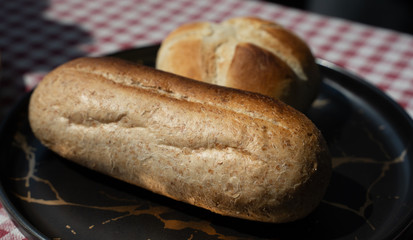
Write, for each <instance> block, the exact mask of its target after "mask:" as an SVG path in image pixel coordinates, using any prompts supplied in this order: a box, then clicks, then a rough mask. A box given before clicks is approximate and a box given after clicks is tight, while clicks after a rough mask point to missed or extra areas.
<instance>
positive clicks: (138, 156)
mask: <svg viewBox="0 0 413 240" xmlns="http://www.w3.org/2000/svg"><path fill="white" fill-rule="evenodd" d="M29 121H30V125H31V127H32V130H33V132H34V134H35V136H36V137H37V138H38V139H40V141H41V142H42V143H43V144H44V145H45V146H47V147H49V148H50V149H51V150H53V151H55V152H56V153H58V154H59V155H61V156H62V157H64V158H67V159H70V160H72V161H74V162H77V163H79V164H81V165H83V166H86V167H88V168H90V169H93V170H96V171H99V172H101V173H104V174H107V175H110V176H112V177H114V178H118V179H121V180H123V181H126V182H128V183H131V184H134V185H137V186H139V187H142V188H146V189H148V190H150V191H153V192H155V193H158V194H162V195H165V196H168V197H170V198H173V199H176V200H179V201H183V202H186V203H189V204H193V205H195V206H199V207H202V208H205V209H209V210H211V211H213V212H215V213H218V214H223V215H226V216H233V217H238V218H244V219H250V220H256V221H264V222H288V221H293V220H296V219H299V218H302V217H304V216H306V215H307V214H309V213H310V212H311V211H312V210H313V209H314V208H315V207H316V206H317V205H318V204H319V202H320V200H321V199H322V197H323V194H324V191H325V189H326V186H327V183H328V181H329V177H330V172H331V162H330V158H329V154H328V151H327V147H326V145H325V142H324V140H323V137H322V135H321V134H320V132H319V130H318V129H317V128H316V127H315V126H314V124H313V123H312V122H311V121H310V120H309V119H308V118H307V117H305V116H304V115H303V114H302V113H300V112H298V111H297V110H295V109H293V108H291V107H289V106H287V105H285V104H283V103H282V102H280V101H277V100H274V99H271V98H268V97H265V96H263V95H259V94H254V93H250V92H244V91H240V90H235V89H230V88H225V87H220V86H216V85H211V84H206V83H202V82H199V81H195V80H190V79H187V78H183V77H180V76H177V75H173V74H170V73H166V72H162V71H158V70H156V69H153V68H149V67H145V66H141V65H135V64H133V63H129V62H126V61H123V60H120V59H115V58H81V59H77V60H74V61H71V62H69V63H66V64H64V65H62V66H60V67H58V68H57V69H55V70H54V71H52V72H50V73H49V74H48V75H47V76H46V77H45V78H44V79H43V81H42V82H40V84H39V85H38V86H37V88H36V89H35V90H34V92H33V95H32V96H31V99H30V104H29Z"/></svg>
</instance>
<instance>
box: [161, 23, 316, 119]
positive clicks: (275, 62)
mask: <svg viewBox="0 0 413 240" xmlns="http://www.w3.org/2000/svg"><path fill="white" fill-rule="evenodd" d="M156 68H158V69H160V70H163V71H167V72H171V73H175V74H178V75H181V76H185V77H188V78H192V79H195V80H199V81H204V82H208V83H212V84H217V85H221V86H226V87H231V88H237V89H242V90H246V91H251V92H256V93H260V94H264V95H267V96H270V97H273V98H276V99H280V100H282V101H283V102H285V103H287V104H289V105H291V106H293V107H294V108H296V109H298V110H300V111H303V112H304V111H306V110H308V108H309V107H310V106H311V104H312V102H313V101H314V99H315V98H316V96H317V94H318V92H319V87H320V84H321V79H320V75H319V69H318V66H317V64H316V63H315V58H314V56H313V54H312V52H311V50H310V48H309V46H308V45H307V44H306V42H305V41H303V40H302V39H301V38H300V37H298V36H297V35H296V34H294V33H293V32H291V31H289V30H287V29H285V28H283V27H282V26H281V25H279V24H276V23H274V22H270V21H267V20H263V19H259V18H255V17H238V18H231V19H228V20H226V21H223V22H221V23H212V22H194V23H187V24H184V25H182V26H180V27H178V28H177V29H175V30H174V31H172V32H171V33H170V34H169V35H168V36H167V37H166V38H165V39H164V40H163V41H162V44H161V47H160V49H159V51H158V54H157V60H156Z"/></svg>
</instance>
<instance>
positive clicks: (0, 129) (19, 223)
mask: <svg viewBox="0 0 413 240" xmlns="http://www.w3.org/2000/svg"><path fill="white" fill-rule="evenodd" d="M157 47H159V45H150V46H144V47H140V48H135V49H127V50H123V51H117V52H114V53H112V54H111V55H112V56H113V55H116V54H120V53H122V52H127V51H133V50H135V51H141V50H143V51H145V50H146V51H147V50H148V49H151V48H153V49H156V48H157ZM316 64H317V65H318V66H319V67H320V68H322V69H321V72H322V73H323V71H332V72H335V73H338V74H340V75H343V76H345V77H347V78H350V79H351V80H353V81H355V82H356V84H361V85H362V86H363V87H364V88H367V89H368V90H369V91H371V92H372V93H373V94H375V95H378V96H380V97H381V98H382V100H384V101H385V102H387V103H388V104H390V106H391V108H392V109H393V110H395V111H396V112H397V113H398V114H399V115H400V117H401V118H402V119H403V120H405V121H406V123H407V124H408V125H409V126H410V130H411V131H412V132H413V119H412V117H411V116H410V115H409V114H408V113H407V111H406V110H405V109H404V108H403V107H402V106H401V105H400V104H398V103H397V102H396V101H395V100H394V99H393V98H391V97H390V96H389V95H388V94H386V93H385V92H384V91H382V90H381V89H379V88H378V87H376V86H374V85H373V84H371V83H369V82H367V81H366V80H365V79H364V78H362V77H360V76H359V75H357V74H355V73H352V72H350V71H349V70H347V69H345V68H343V67H341V66H338V65H336V64H334V63H332V62H330V61H328V60H325V59H321V58H316ZM333 82H334V79H333ZM322 84H328V83H325V82H323V83H322ZM32 92H33V90H31V91H29V92H26V93H25V94H24V95H23V96H21V97H20V98H19V100H18V101H17V103H16V104H14V105H13V107H12V108H11V109H10V111H9V112H8V113H7V114H6V116H5V118H4V119H3V121H2V122H1V124H0V137H1V136H3V135H5V134H7V129H6V127H7V126H8V125H10V124H12V123H11V122H12V121H13V119H15V118H17V116H16V115H17V113H18V112H19V111H21V109H22V108H25V107H26V104H28V102H29V100H30V96H31V94H32ZM0 160H1V159H0ZM6 160H7V159H6ZM412 160H413V159H412ZM412 164H413V162H412ZM0 202H1V204H2V205H3V208H4V209H5V210H6V213H7V214H8V216H9V217H10V219H11V221H12V222H13V223H14V224H15V226H16V227H17V228H18V230H19V231H20V232H21V233H22V234H23V235H24V236H25V237H27V238H28V239H48V237H47V236H45V235H44V234H43V233H42V232H40V231H39V230H38V229H37V228H36V227H35V226H34V225H33V224H32V223H30V222H29V221H28V220H27V219H26V218H25V216H24V215H23V214H22V213H21V212H19V211H18V209H17V207H16V206H15V205H14V203H13V202H12V201H11V199H10V198H9V196H8V195H7V192H6V190H5V188H4V187H3V183H2V181H0ZM409 218H410V219H411V220H410V221H409V220H408V219H409ZM406 219H407V220H406V221H405V222H404V223H403V224H399V225H400V226H397V230H401V231H400V232H396V233H394V231H396V230H394V231H393V233H391V234H389V236H388V237H390V238H391V239H399V238H400V237H402V235H403V234H404V233H405V232H407V231H408V230H410V229H412V228H413V209H411V211H410V212H409V214H407V215H406ZM400 228H401V229H400Z"/></svg>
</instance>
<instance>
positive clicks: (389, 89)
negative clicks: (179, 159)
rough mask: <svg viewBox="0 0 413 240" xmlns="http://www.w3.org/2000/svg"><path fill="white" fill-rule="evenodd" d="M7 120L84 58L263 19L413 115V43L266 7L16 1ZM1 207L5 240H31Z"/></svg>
mask: <svg viewBox="0 0 413 240" xmlns="http://www.w3.org/2000/svg"><path fill="white" fill-rule="evenodd" d="M0 16H2V20H1V21H0V36H1V37H0V52H1V64H2V73H1V75H2V78H1V81H0V120H2V119H3V118H4V117H5V116H6V114H7V112H8V111H9V110H10V108H11V107H12V106H13V104H15V103H16V101H18V99H19V98H20V97H21V96H22V95H24V93H25V92H27V91H29V90H31V89H32V88H33V87H34V86H35V85H36V84H37V83H38V82H39V81H41V79H42V77H43V76H44V75H45V74H46V73H47V72H48V71H50V70H51V69H53V68H54V67H56V66H58V65H60V64H62V63H64V62H66V61H68V60H71V59H73V58H76V57H80V56H85V55H93V56H97V55H104V54H108V53H112V52H116V51H119V50H124V49H128V48H135V47H143V46H147V45H151V44H155V43H160V42H161V41H162V39H163V38H164V37H165V36H166V35H167V34H168V33H169V32H170V31H172V30H173V29H175V28H176V27H178V26H179V25H181V24H183V23H187V22H191V21H213V22H219V21H222V20H224V19H227V18H230V17H235V16H258V17H260V18H264V19H267V20H271V21H274V22H278V23H280V24H281V25H283V26H285V27H286V28H288V29H290V30H292V31H293V32H295V33H296V34H298V35H299V36H301V37H302V38H303V39H304V40H305V41H306V42H307V43H308V44H309V46H310V47H311V49H312V51H313V53H314V55H315V56H316V57H318V58H322V59H326V60H328V61H331V62H333V63H335V64H337V65H339V66H342V67H343V68H345V69H347V70H349V71H350V72H352V73H354V74H356V75H359V76H361V77H362V78H364V79H365V80H366V81H367V82H369V83H371V84H373V85H375V86H377V87H378V88H379V89H381V90H382V91H384V92H385V93H387V94H388V95H389V96H390V97H391V98H393V99H394V100H395V101H396V102H397V103H399V104H400V105H401V106H402V107H403V108H404V109H405V110H406V112H407V113H408V114H409V115H410V116H413V36H411V35H407V34H402V33H399V32H395V31H391V30H386V29H381V28H375V27H371V26H366V25H362V24H359V23H354V22H350V21H346V20H342V19H337V18H331V17H325V16H321V15H316V14H313V13H308V12H303V11H299V10H295V9H291V8H287V7H283V6H280V5H275V4H271V3H266V2H261V1H240V0H213V1H192V0H169V1H160V0H157V1H153V0H128V1H115V0H101V1H83V0H49V1H44V0H38V1H29V0H14V1H4V2H3V3H2V6H1V8H0ZM24 238H25V237H24V236H23V235H22V234H21V233H20V232H19V230H18V229H17V228H16V227H15V226H14V225H13V223H12V222H11V220H10V218H9V217H8V215H7V213H6V211H5V209H4V208H3V207H2V206H1V204H0V239H1V240H3V239H24Z"/></svg>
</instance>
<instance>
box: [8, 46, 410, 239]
mask: <svg viewBox="0 0 413 240" xmlns="http://www.w3.org/2000/svg"><path fill="white" fill-rule="evenodd" d="M158 47H159V46H152V47H147V48H140V49H132V50H128V51H124V52H120V53H115V54H113V55H114V56H116V57H121V58H124V59H128V60H132V61H136V62H140V63H143V64H146V65H150V66H153V65H154V61H155V57H156V52H157V49H158ZM318 64H319V66H320V69H321V71H322V74H323V78H324V79H323V85H322V90H321V93H320V95H319V97H318V99H317V100H316V101H315V102H314V104H313V107H312V108H311V110H310V111H309V112H308V113H307V115H308V116H309V118H310V119H312V120H313V121H314V123H315V124H316V125H317V126H318V127H319V129H320V130H321V131H322V133H323V135H324V136H325V138H326V140H327V142H328V144H329V148H330V151H331V154H332V156H333V167H334V172H333V176H332V179H331V183H330V186H329V188H328V191H327V194H326V196H325V198H324V200H323V202H322V203H321V205H320V206H319V207H318V208H317V209H316V211H314V212H313V213H312V214H311V215H310V216H308V217H307V218H305V219H302V220H300V221H297V222H294V223H288V224H265V223H257V222H251V221H245V220H239V219H234V218H228V217H222V216H218V215H216V214H213V213H210V212H208V211H205V210H202V209H199V208H196V207H193V206H189V205H187V204H184V203H180V202H176V201H172V200H170V199H167V198H164V197H161V196H158V195H155V194H152V193H150V192H148V191H145V190H143V189H140V188H138V187H134V186H131V185H129V184H126V183H123V182H120V181H117V180H115V179H112V178H109V177H107V176H103V175H101V174H98V173H95V172H93V171H90V170H88V169H85V168H82V167H80V166H78V165H75V164H73V163H71V162H69V161H67V160H65V159H63V158H61V157H59V156H57V155H56V154H54V153H53V152H51V151H50V150H48V149H46V148H45V147H44V146H42V145H41V144H40V143H39V141H38V140H37V139H36V138H35V137H34V136H33V134H32V132H31V129H30V126H29V123H28V120H27V107H28V101H29V98H30V94H27V96H25V97H24V98H23V99H22V100H21V102H20V103H19V104H18V105H17V106H16V107H15V108H14V110H13V111H12V112H11V113H10V115H9V117H8V118H7V119H6V121H5V122H3V124H2V127H1V131H0V139H1V140H0V141H1V144H0V197H1V200H2V203H3V205H4V207H5V208H6V209H7V211H8V212H9V214H10V216H11V217H12V219H13V220H14V221H15V222H16V224H17V225H18V226H19V228H20V229H21V230H22V232H24V233H25V234H26V235H27V236H28V237H32V238H62V239H72V238H75V239H352V240H354V239H405V238H407V237H408V236H409V235H410V234H411V230H410V229H411V228H408V227H409V225H411V222H412V217H413V190H412V189H413V179H412V173H413V166H412V164H413V145H412V141H413V137H412V136H413V123H412V120H411V119H410V117H409V116H408V115H407V114H406V113H405V112H404V110H403V109H401V108H400V107H399V106H398V105H397V104H396V103H394V102H393V101H392V100H391V99H390V98H388V97H387V96H386V95H385V94H383V93H382V92H381V91H379V90H378V89H376V88H375V87H373V86H371V85H369V84H367V83H366V82H365V81H363V80H362V79H360V78H358V77H357V76H354V75H352V74H349V73H348V72H346V71H344V70H342V69H340V68H338V67H337V66H334V65H332V64H330V63H328V62H325V61H322V60H319V61H318Z"/></svg>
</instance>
